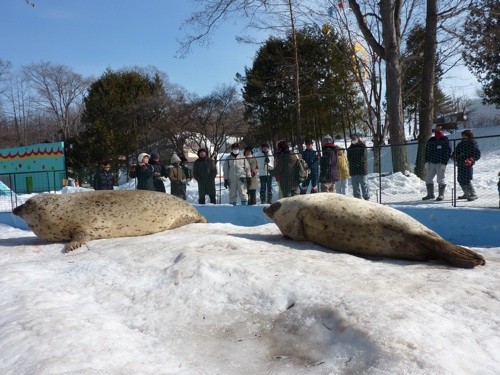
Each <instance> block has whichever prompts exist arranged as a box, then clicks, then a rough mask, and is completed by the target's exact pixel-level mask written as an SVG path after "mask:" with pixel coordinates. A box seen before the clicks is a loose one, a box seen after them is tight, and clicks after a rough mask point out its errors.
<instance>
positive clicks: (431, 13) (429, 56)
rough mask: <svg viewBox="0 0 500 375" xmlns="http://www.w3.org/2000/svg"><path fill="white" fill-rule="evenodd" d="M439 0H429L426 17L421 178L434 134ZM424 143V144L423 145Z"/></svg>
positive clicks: (419, 156)
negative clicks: (426, 153)
mask: <svg viewBox="0 0 500 375" xmlns="http://www.w3.org/2000/svg"><path fill="white" fill-rule="evenodd" d="M436 35H437V0H427V16H426V19H425V42H424V43H425V44H424V71H423V78H422V94H421V99H420V113H419V118H420V134H419V136H418V143H419V147H418V152H417V160H416V163H415V164H416V165H415V174H416V175H417V176H418V177H420V178H421V179H423V178H424V173H425V144H426V143H427V140H428V139H429V138H430V136H431V134H432V122H433V117H434V84H435V81H436V48H437V37H436ZM422 145H424V146H422Z"/></svg>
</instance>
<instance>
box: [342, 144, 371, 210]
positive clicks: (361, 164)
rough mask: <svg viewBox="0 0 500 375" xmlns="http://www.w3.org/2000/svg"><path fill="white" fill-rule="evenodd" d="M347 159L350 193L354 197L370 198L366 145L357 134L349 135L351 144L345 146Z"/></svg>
mask: <svg viewBox="0 0 500 375" xmlns="http://www.w3.org/2000/svg"><path fill="white" fill-rule="evenodd" d="M347 161H348V162H349V173H350V174H351V185H352V193H353V195H354V197H355V198H361V197H363V199H365V200H369V199H370V192H369V190H368V177H367V176H368V160H367V152H366V145H365V144H364V143H363V142H362V141H361V139H360V138H359V136H358V135H356V134H353V135H351V145H350V146H349V147H348V148H347Z"/></svg>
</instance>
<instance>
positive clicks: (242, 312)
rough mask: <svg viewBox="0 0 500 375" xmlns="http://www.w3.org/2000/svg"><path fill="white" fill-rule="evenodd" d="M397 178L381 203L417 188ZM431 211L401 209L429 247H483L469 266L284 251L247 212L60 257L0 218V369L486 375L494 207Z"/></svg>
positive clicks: (491, 359) (221, 210) (491, 334)
mask: <svg viewBox="0 0 500 375" xmlns="http://www.w3.org/2000/svg"><path fill="white" fill-rule="evenodd" d="M491 160H495V162H496V163H500V156H499V158H498V160H496V159H491ZM478 164H479V163H478ZM477 167H478V171H481V169H479V165H478V166H477ZM496 167H497V169H498V167H500V165H499V164H497V165H496ZM491 173H492V169H490V170H489V171H484V173H483V172H478V173H476V175H475V180H474V181H475V183H476V184H477V185H478V186H482V185H483V184H484V186H487V184H489V183H490V182H488V181H489V180H488V179H489V178H490V175H491ZM387 178H388V181H389V182H390V183H393V184H394V185H397V184H398V183H399V182H398V181H399V180H398V176H397V175H392V176H388V177H387ZM406 179H407V180H406V182H405V184H404V185H403V186H402V187H399V188H395V189H394V192H393V194H394V195H397V194H399V192H400V190H403V189H408V190H411V189H413V190H418V189H420V185H421V184H422V181H420V180H418V181H416V180H414V179H412V178H406ZM496 181H497V180H496V179H495V180H494V184H495V185H494V186H491V185H490V186H489V189H493V188H496ZM132 186H133V185H131V184H128V185H125V186H122V187H121V188H132ZM75 191H78V189H68V188H66V189H65V190H64V192H63V193H71V192H75ZM224 194H227V193H224ZM188 196H189V197H188V200H189V201H190V202H196V199H197V196H196V187H195V184H191V185H190V187H189V190H188ZM495 197H496V198H497V196H495ZM21 198H22V199H26V198H27V197H21ZM222 198H223V199H226V200H225V201H224V200H223V201H224V202H227V195H223V197H222ZM9 202H10V200H9ZM436 207H442V206H440V205H439V204H437V203H429V204H423V203H420V204H419V205H417V206H416V209H418V210H420V213H422V212H428V214H425V215H422V217H421V219H422V220H423V221H425V220H429V223H431V224H433V225H434V224H436V225H438V224H439V225H440V226H438V227H437V228H438V229H436V230H437V231H438V233H440V234H441V235H442V236H443V237H445V238H452V237H450V236H451V234H452V232H454V233H455V234H456V233H457V232H458V233H460V234H461V235H463V237H453V238H455V239H457V241H458V242H457V243H461V244H465V243H466V242H467V238H470V237H471V236H474V235H478V233H480V234H479V236H482V235H483V234H482V232H480V231H481V230H484V231H485V232H484V233H486V232H488V235H489V236H490V238H493V242H494V241H495V240H494V239H495V238H496V239H497V242H496V244H493V247H473V249H474V250H475V251H477V252H479V253H481V254H482V255H483V256H484V257H485V259H486V265H485V266H484V267H477V268H475V269H472V270H464V269H456V268H451V267H448V266H446V265H442V264H437V263H416V262H408V261H402V260H401V261H399V260H388V259H365V258H360V257H355V256H352V255H348V254H342V253H338V252H333V251H330V250H328V249H325V248H323V247H321V246H319V245H315V244H313V243H310V242H296V241H292V240H287V239H285V238H284V237H283V236H282V235H281V233H280V232H279V230H278V228H277V227H276V226H275V225H274V224H272V223H269V222H267V221H266V220H265V219H263V216H259V213H260V209H261V208H262V207H255V208H251V209H250V208H249V207H241V206H238V207H231V206H228V205H215V206H214V205H206V206H205V207H199V209H200V211H201V212H202V213H204V214H205V215H206V216H207V218H208V219H209V224H191V225H188V226H185V227H181V228H177V229H175V230H171V231H166V232H163V233H157V234H154V235H150V236H143V237H135V238H117V239H106V240H97V241H91V242H89V243H88V245H87V246H86V247H84V248H82V249H80V250H77V251H76V252H74V253H71V254H64V253H62V249H63V247H64V244H62V243H58V244H54V243H47V242H44V241H42V240H40V239H38V238H37V237H35V236H34V234H33V233H32V232H31V231H27V230H22V229H19V228H16V227H13V226H11V225H8V224H6V222H7V221H4V222H3V223H1V222H2V218H1V217H0V223H1V224H0V311H1V313H0V373H1V374H16V375H17V374H63V373H65V374H454V375H455V374H481V375H483V374H499V373H500V356H499V354H498V353H500V314H499V312H500V234H498V233H499V232H500V210H498V209H482V210H477V209H454V208H451V207H449V205H448V207H447V210H448V211H449V213H448V214H447V211H446V210H438V209H436ZM245 210H247V211H245ZM483 213H484V215H482V214H483ZM131 215H133V212H131ZM262 215H263V214H262ZM476 215H479V216H476ZM443 217H444V219H443ZM447 217H448V219H446V218H447ZM480 217H482V218H483V219H480ZM261 220H262V221H261ZM436 221H437V222H438V223H436ZM458 225H460V227H459V228H457V226H458ZM474 232H476V233H474ZM495 236H496V237H495Z"/></svg>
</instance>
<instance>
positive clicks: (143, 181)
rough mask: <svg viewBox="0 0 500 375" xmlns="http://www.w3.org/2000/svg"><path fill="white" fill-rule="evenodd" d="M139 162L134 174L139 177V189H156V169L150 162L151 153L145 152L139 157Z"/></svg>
mask: <svg viewBox="0 0 500 375" xmlns="http://www.w3.org/2000/svg"><path fill="white" fill-rule="evenodd" d="M137 161H138V164H137V165H136V167H135V172H134V175H135V177H136V178H137V187H136V188H137V190H151V191H155V184H154V173H155V169H154V167H153V166H152V165H150V164H149V154H146V153H145V152H143V153H142V154H139V156H138V157H137Z"/></svg>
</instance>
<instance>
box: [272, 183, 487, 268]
mask: <svg viewBox="0 0 500 375" xmlns="http://www.w3.org/2000/svg"><path fill="white" fill-rule="evenodd" d="M264 212H265V213H266V215H267V216H269V217H270V218H271V219H272V220H273V221H274V222H275V223H276V225H277V226H278V228H279V229H280V231H281V232H282V233H283V234H284V235H286V236H288V237H290V238H292V239H294V240H299V241H312V242H315V243H317V244H320V245H322V246H325V247H328V248H330V249H333V250H337V251H341V252H345V253H349V254H353V255H361V256H381V257H390V258H398V259H406V260H415V261H428V260H436V261H441V262H445V263H448V264H451V265H453V266H456V267H463V268H473V267H475V266H478V265H484V264H485V260H484V258H483V257H482V256H481V255H480V254H477V253H476V252H474V251H472V250H469V249H467V248H464V247H462V246H458V245H454V244H452V243H450V242H448V241H446V240H445V239H443V238H442V237H440V236H439V235H438V234H437V233H435V232H433V231H432V230H430V229H429V228H427V227H426V226H425V225H423V224H421V223H420V222H418V221H417V220H415V219H413V218H412V217H410V216H408V215H406V214H405V213H403V212H401V211H398V210H396V209H394V208H391V207H388V206H385V205H382V204H378V203H374V202H368V201H365V200H362V199H357V198H351V197H346V196H345V195H341V194H328V193H320V194H310V195H298V196H294V197H291V198H284V199H280V200H279V201H277V202H276V203H273V204H271V205H270V206H267V207H265V208H264Z"/></svg>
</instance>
